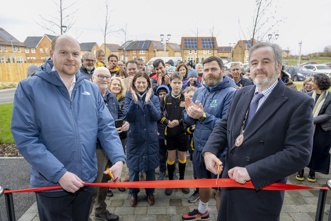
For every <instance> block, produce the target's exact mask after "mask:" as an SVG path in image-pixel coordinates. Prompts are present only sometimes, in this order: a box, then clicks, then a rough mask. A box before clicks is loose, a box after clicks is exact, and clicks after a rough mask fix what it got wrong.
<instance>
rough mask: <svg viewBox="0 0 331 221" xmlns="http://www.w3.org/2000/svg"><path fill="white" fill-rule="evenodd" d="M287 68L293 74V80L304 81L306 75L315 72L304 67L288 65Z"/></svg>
mask: <svg viewBox="0 0 331 221" xmlns="http://www.w3.org/2000/svg"><path fill="white" fill-rule="evenodd" d="M285 70H286V71H287V72H288V73H289V74H290V75H291V79H292V81H304V80H305V79H306V77H308V76H311V75H313V72H312V71H310V70H308V69H306V68H302V67H296V66H288V67H286V68H285Z"/></svg>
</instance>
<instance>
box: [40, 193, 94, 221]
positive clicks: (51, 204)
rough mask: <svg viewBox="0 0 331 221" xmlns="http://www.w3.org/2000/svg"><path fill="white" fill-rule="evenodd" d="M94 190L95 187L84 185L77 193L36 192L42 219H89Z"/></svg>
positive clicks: (76, 220)
mask: <svg viewBox="0 0 331 221" xmlns="http://www.w3.org/2000/svg"><path fill="white" fill-rule="evenodd" d="M92 190H93V187H83V188H81V189H80V190H78V191H77V192H75V193H69V192H66V191H57V192H38V193H36V199H37V206H38V213H39V219H40V221H87V220H88V217H89V210H90V206H91V198H92Z"/></svg>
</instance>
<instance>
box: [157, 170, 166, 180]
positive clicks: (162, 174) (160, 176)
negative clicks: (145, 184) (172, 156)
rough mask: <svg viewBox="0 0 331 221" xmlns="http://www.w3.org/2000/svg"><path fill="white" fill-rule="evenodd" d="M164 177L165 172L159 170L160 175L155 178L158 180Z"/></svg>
mask: <svg viewBox="0 0 331 221" xmlns="http://www.w3.org/2000/svg"><path fill="white" fill-rule="evenodd" d="M164 178H165V172H160V175H159V177H158V178H157V179H158V180H164Z"/></svg>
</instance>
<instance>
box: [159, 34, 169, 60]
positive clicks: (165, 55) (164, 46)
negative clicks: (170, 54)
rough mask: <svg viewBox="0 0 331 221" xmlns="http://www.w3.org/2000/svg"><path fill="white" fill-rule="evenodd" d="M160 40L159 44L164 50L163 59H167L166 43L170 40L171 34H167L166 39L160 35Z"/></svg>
mask: <svg viewBox="0 0 331 221" xmlns="http://www.w3.org/2000/svg"><path fill="white" fill-rule="evenodd" d="M160 38H161V43H162V44H163V49H164V57H167V42H168V41H169V40H170V38H171V34H167V39H166V38H165V35H164V34H160Z"/></svg>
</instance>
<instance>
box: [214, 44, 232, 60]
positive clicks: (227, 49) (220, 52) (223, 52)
mask: <svg viewBox="0 0 331 221" xmlns="http://www.w3.org/2000/svg"><path fill="white" fill-rule="evenodd" d="M232 49H233V48H232V47H231V46H220V47H218V48H217V57H220V58H224V59H227V60H231V59H232Z"/></svg>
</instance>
